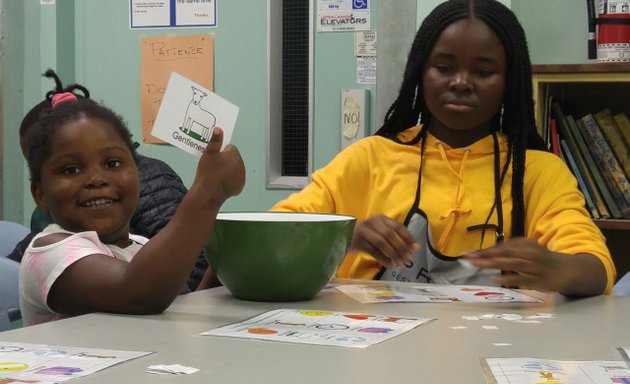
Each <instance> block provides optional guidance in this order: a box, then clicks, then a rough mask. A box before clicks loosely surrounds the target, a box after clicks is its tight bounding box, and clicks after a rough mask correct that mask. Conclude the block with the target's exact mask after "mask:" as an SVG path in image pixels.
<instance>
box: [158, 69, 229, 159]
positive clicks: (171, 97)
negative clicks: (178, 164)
mask: <svg viewBox="0 0 630 384" xmlns="http://www.w3.org/2000/svg"><path fill="white" fill-rule="evenodd" d="M238 110H239V108H238V107H237V106H235V105H234V104H232V103H230V102H229V101H227V100H225V99H223V98H221V97H220V96H218V95H217V94H215V93H213V92H211V91H209V90H208V89H206V88H204V87H203V86H201V85H199V84H197V83H195V82H194V81H192V80H190V79H187V78H185V77H184V76H182V75H180V74H178V73H177V72H172V73H171V78H170V80H169V81H168V85H167V86H166V91H165V93H164V98H162V102H161V104H160V109H159V110H158V113H157V117H156V118H155V123H154V124H153V130H152V131H151V134H152V135H153V136H155V137H157V138H159V139H162V140H164V141H166V142H167V143H170V144H173V145H174V146H176V147H178V148H180V149H183V150H184V151H186V152H188V153H191V154H193V155H196V156H197V157H201V153H202V152H203V150H204V149H205V148H206V145H207V144H208V142H209V141H210V138H211V137H212V132H213V130H214V127H220V128H221V129H223V132H224V135H223V146H224V147H225V146H226V145H227V144H228V143H229V142H230V138H231V137H232V131H233V130H234V125H235V124H236V117H237V116H238Z"/></svg>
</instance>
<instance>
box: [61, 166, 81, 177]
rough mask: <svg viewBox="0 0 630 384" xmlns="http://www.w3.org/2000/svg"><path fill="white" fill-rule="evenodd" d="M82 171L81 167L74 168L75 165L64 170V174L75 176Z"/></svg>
mask: <svg viewBox="0 0 630 384" xmlns="http://www.w3.org/2000/svg"><path fill="white" fill-rule="evenodd" d="M80 171H81V169H80V168H79V167H77V166H74V165H72V166H68V167H65V168H64V169H63V173H64V174H66V175H75V174H77V173H79V172H80Z"/></svg>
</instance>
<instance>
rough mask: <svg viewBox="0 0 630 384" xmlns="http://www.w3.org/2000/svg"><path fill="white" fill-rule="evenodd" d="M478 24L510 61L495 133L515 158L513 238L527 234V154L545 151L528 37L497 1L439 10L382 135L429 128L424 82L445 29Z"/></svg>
mask: <svg viewBox="0 0 630 384" xmlns="http://www.w3.org/2000/svg"><path fill="white" fill-rule="evenodd" d="M465 18H475V19H479V20H482V21H483V22H485V23H486V24H487V25H488V26H489V27H490V28H491V29H492V30H493V31H494V32H495V33H496V35H497V36H498V37H499V39H500V40H501V42H502V44H503V47H504V49H505V55H506V58H507V67H508V68H507V73H506V88H505V89H506V92H505V96H504V99H503V115H502V117H501V113H500V111H497V115H496V116H495V118H494V119H493V122H492V127H493V130H495V131H500V132H502V133H504V134H505V135H507V137H508V147H509V148H510V149H511V152H512V158H511V159H508V160H507V161H508V163H509V162H510V161H511V162H512V170H513V173H512V200H513V210H512V231H511V234H512V236H523V235H524V234H525V202H524V197H523V178H524V174H525V151H526V149H527V148H531V149H540V150H544V149H545V146H544V143H543V140H542V138H541V137H540V136H539V135H538V133H537V130H536V123H535V120H534V105H533V93H532V79H531V72H532V70H531V63H530V59H529V51H528V48H527V40H526V38H525V32H524V31H523V28H522V27H521V25H520V23H519V22H518V19H517V18H516V16H515V15H514V13H512V11H510V10H509V9H508V8H507V7H505V6H504V5H502V4H501V3H499V2H498V1H496V0H449V1H446V2H444V3H441V4H440V5H438V6H437V7H436V8H435V9H434V10H433V11H432V12H431V13H430V14H429V15H428V16H427V17H426V18H425V19H424V21H423V22H422V25H421V26H420V29H419V30H418V32H417V34H416V37H415V40H414V42H413V45H412V47H411V50H410V52H409V57H408V59H407V66H406V68H405V73H404V77H403V81H402V85H401V87H400V91H399V94H398V97H397V99H396V100H395V101H394V103H393V104H392V105H391V106H390V107H389V110H388V111H387V113H386V115H385V121H384V123H383V126H382V127H381V128H380V129H379V130H378V131H377V132H376V135H380V136H384V137H389V138H394V137H395V136H396V135H397V134H398V133H400V132H402V131H404V130H406V129H408V128H409V127H412V126H414V125H416V124H418V123H421V124H427V123H428V122H429V121H430V120H431V113H430V111H429V110H428V109H427V107H426V103H425V101H424V98H423V87H422V76H423V72H424V71H423V70H424V65H425V63H426V61H427V58H428V57H429V54H430V52H431V49H432V48H433V46H434V45H435V43H436V41H437V39H438V38H439V36H440V34H441V33H442V31H444V29H446V28H447V27H448V26H449V25H451V24H453V23H454V22H456V21H458V20H461V19H465Z"/></svg>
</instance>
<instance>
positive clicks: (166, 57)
mask: <svg viewBox="0 0 630 384" xmlns="http://www.w3.org/2000/svg"><path fill="white" fill-rule="evenodd" d="M141 44H142V47H141V55H142V57H141V74H140V103H141V111H142V136H143V140H144V142H145V143H163V141H162V140H160V139H158V138H156V137H155V136H153V135H151V130H152V129H153V124H154V123H155V118H156V116H157V113H158V110H159V109H160V104H161V103H162V99H163V98H164V92H165V91H166V85H167V84H168V81H169V79H170V76H171V73H172V72H177V73H179V74H181V75H182V76H184V77H186V78H188V79H190V80H192V81H194V82H196V83H198V84H199V85H202V86H203V87H204V88H206V89H208V90H211V91H212V90H214V35H212V34H209V35H188V36H151V37H145V38H143V39H142V43H141Z"/></svg>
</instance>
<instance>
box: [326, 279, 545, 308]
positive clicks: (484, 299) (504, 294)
mask: <svg viewBox="0 0 630 384" xmlns="http://www.w3.org/2000/svg"><path fill="white" fill-rule="evenodd" d="M335 288H336V289H337V290H339V291H341V292H343V293H345V294H346V295H348V296H350V297H352V298H353V299H355V300H357V301H359V302H361V303H388V302H389V303H391V302H398V303H402V302H409V303H456V302H464V303H488V302H491V303H504V302H510V303H520V302H523V303H539V302H541V300H539V299H537V298H535V297H532V296H529V295H526V294H524V293H521V292H518V291H515V290H513V289H507V288H502V287H486V286H480V285H449V284H421V283H418V284H405V285H400V284H389V283H386V282H382V283H380V282H379V283H375V282H370V283H369V284H340V285H337V286H336V287H335Z"/></svg>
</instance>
